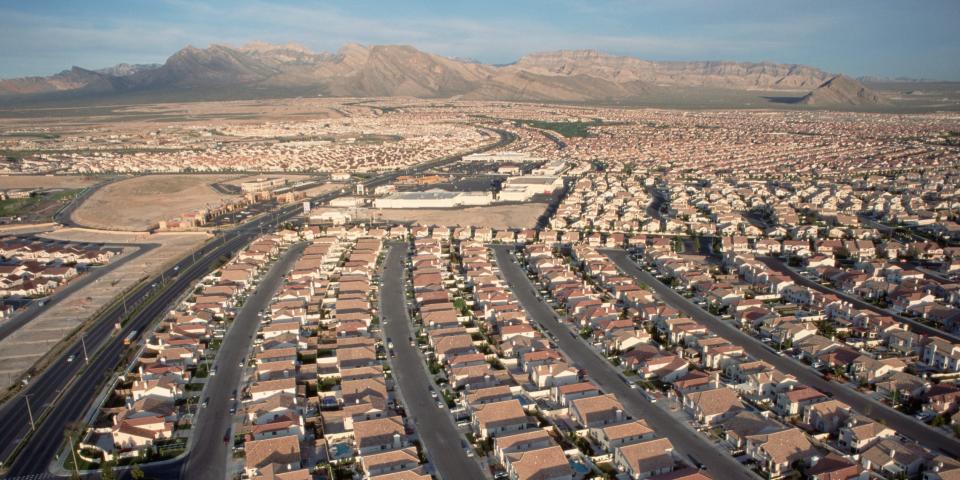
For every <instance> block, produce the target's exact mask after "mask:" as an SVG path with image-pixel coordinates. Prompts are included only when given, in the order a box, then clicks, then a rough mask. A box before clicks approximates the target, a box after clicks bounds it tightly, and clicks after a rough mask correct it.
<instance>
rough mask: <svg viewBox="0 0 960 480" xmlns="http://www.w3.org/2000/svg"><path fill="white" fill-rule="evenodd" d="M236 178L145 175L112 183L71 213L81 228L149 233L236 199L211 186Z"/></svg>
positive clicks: (232, 176)
mask: <svg viewBox="0 0 960 480" xmlns="http://www.w3.org/2000/svg"><path fill="white" fill-rule="evenodd" d="M238 177H239V176H238V175H145V176H141V177H134V178H130V179H127V180H121V181H119V182H115V183H111V184H109V185H107V186H105V187H103V188H101V189H100V190H97V191H96V192H95V193H94V194H93V195H91V196H90V198H88V199H87V200H86V201H84V202H83V204H82V205H80V206H79V207H77V209H76V210H75V211H74V212H73V217H72V218H73V220H74V221H75V222H77V223H79V224H81V225H85V226H88V227H92V228H103V229H109V230H136V231H142V230H148V229H150V228H152V227H154V226H156V224H157V222H158V221H160V220H163V219H167V218H173V217H175V216H177V215H180V214H182V213H187V212H192V211H196V210H198V209H200V208H203V207H205V206H216V205H219V204H220V203H221V202H222V201H223V200H224V199H227V198H236V197H234V196H232V195H226V194H223V193H219V192H217V191H216V190H214V189H213V188H211V187H210V184H211V183H217V182H226V181H229V180H234V179H236V178H238Z"/></svg>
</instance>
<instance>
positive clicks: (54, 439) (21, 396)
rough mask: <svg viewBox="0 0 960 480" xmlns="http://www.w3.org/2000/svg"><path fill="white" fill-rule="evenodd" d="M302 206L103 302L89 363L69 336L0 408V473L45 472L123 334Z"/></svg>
mask: <svg viewBox="0 0 960 480" xmlns="http://www.w3.org/2000/svg"><path fill="white" fill-rule="evenodd" d="M494 130H495V131H496V132H497V133H498V134H499V135H500V137H501V138H500V141H499V142H497V143H495V144H491V145H489V146H487V147H482V148H479V149H476V150H474V151H471V152H468V153H478V152H483V151H487V150H491V149H494V148H497V147H501V146H503V145H506V144H509V143H510V142H512V141H513V140H515V136H513V134H511V133H509V132H506V131H504V130H496V129H494ZM460 158H461V157H460V156H451V157H446V158H443V159H439V160H436V161H432V162H427V163H423V164H420V165H417V166H414V167H410V168H407V169H403V170H398V171H393V172H389V173H386V174H383V175H380V176H377V177H374V178H371V179H368V180H366V181H365V182H364V184H365V185H366V186H367V187H374V186H377V185H381V184H384V183H388V182H389V181H392V180H393V179H395V178H396V177H397V176H399V175H409V174H416V173H419V172H422V171H425V170H427V169H430V168H435V167H437V166H440V165H444V164H446V163H451V162H454V161H457V160H459V159H460ZM92 190H93V189H92V188H91V189H89V190H88V191H87V192H85V193H84V194H83V196H84V197H86V196H87V195H89V194H90V193H92ZM340 195H342V193H341V192H339V191H336V192H330V193H327V194H324V195H320V196H318V197H314V198H313V199H312V200H313V201H315V202H320V203H322V202H327V201H329V200H331V199H333V198H336V197H339V196H340ZM79 203H80V202H78V201H75V202H73V203H71V204H70V206H69V207H68V209H65V210H62V211H61V212H60V216H61V217H62V221H63V223H64V224H68V225H69V224H70V220H69V213H70V212H71V211H72V209H73V208H75V207H76V205H79ZM301 211H302V207H301V205H300V203H295V204H290V205H284V206H282V207H280V208H278V209H277V210H276V211H275V212H271V213H270V214H267V215H263V216H260V217H257V218H256V219H254V220H251V221H250V222H247V223H245V224H243V225H240V226H237V227H233V228H230V229H228V230H225V231H223V232H219V233H218V235H217V238H216V239H214V240H212V241H210V242H208V243H207V244H205V245H203V246H202V247H200V248H199V249H198V250H197V251H195V252H193V253H192V254H191V256H190V258H184V259H183V260H181V261H180V262H179V263H177V264H176V265H171V266H170V267H169V268H168V269H167V270H166V271H164V272H162V273H161V275H160V276H158V277H155V280H156V281H155V282H154V283H144V284H143V285H141V286H139V287H138V288H136V289H135V290H134V291H133V292H130V293H128V294H126V295H125V298H126V302H125V304H126V306H125V307H124V306H122V305H121V302H116V303H114V304H113V305H110V306H108V307H107V308H106V309H105V311H104V313H103V314H101V315H100V317H99V318H97V319H95V320H93V321H92V322H91V324H90V326H89V327H88V328H87V329H86V331H85V333H84V337H85V338H86V340H87V343H86V348H87V351H88V354H89V356H90V362H89V364H87V363H86V362H82V361H73V362H69V363H68V362H66V361H65V360H66V358H67V357H68V356H69V355H75V356H76V358H77V359H82V358H83V351H82V348H81V342H80V340H79V338H78V339H75V340H74V341H73V342H72V343H71V344H70V345H69V346H68V347H67V348H65V349H64V350H63V351H62V352H61V353H60V354H58V355H55V356H54V358H52V359H51V365H57V366H58V367H57V368H48V369H46V370H44V371H43V372H40V373H39V374H37V375H35V376H34V377H33V378H32V379H31V380H30V382H29V384H28V385H27V386H26V387H24V388H23V389H21V390H20V391H19V392H17V394H15V395H13V396H12V397H11V398H9V399H8V400H6V401H5V402H4V403H3V405H2V406H0V471H4V470H6V471H5V473H6V474H7V475H8V476H10V477H14V476H27V475H43V474H46V473H47V467H48V465H49V463H50V461H51V460H52V459H53V457H54V455H55V454H56V453H57V451H58V450H59V446H60V445H62V442H63V432H64V430H65V427H66V426H67V425H68V424H69V423H71V422H73V421H77V420H81V419H82V418H83V415H84V414H85V413H86V412H87V411H88V409H89V408H90V406H91V404H92V402H93V401H94V399H95V398H96V396H97V394H98V393H99V391H100V388H101V386H102V384H103V382H104V381H107V380H109V379H110V378H109V377H111V376H112V375H113V372H114V369H115V368H116V367H117V366H118V362H119V361H120V359H121V358H122V355H123V354H124V352H125V351H126V350H127V349H128V348H129V347H128V346H126V345H123V343H122V340H123V339H124V338H125V337H126V336H127V335H129V334H131V333H135V334H136V335H135V337H136V341H137V342H139V340H140V338H141V337H142V336H143V332H144V330H145V329H146V328H147V327H148V326H150V325H151V324H152V322H153V321H154V320H156V319H157V318H158V317H159V316H160V315H162V314H163V313H164V312H166V310H168V309H169V308H170V307H171V306H173V304H174V303H175V302H176V301H177V299H178V298H179V297H180V295H182V294H183V293H184V292H185V291H187V289H189V288H190V287H191V286H192V285H193V282H194V281H196V280H198V279H199V278H201V277H202V276H203V275H206V274H207V273H208V272H210V271H212V270H213V269H214V268H215V267H216V265H217V263H218V262H219V260H220V258H221V257H222V256H231V255H232V254H234V253H236V252H237V251H239V250H240V249H241V248H243V247H244V246H245V245H246V244H247V243H248V242H249V241H250V240H252V239H253V238H254V237H255V236H256V235H258V234H259V233H261V232H262V231H263V230H264V229H267V230H270V229H273V228H277V226H278V225H279V224H280V223H282V222H284V221H287V220H290V219H292V218H293V217H295V216H296V215H298V214H300V212H301ZM163 278H165V279H166V280H167V282H166V283H163V282H161V281H160V279H163ZM127 308H129V309H130V311H131V312H133V311H134V310H135V309H138V308H139V311H137V312H135V314H134V315H133V316H132V317H130V318H129V319H128V320H127V321H126V322H125V323H124V324H123V326H122V327H121V329H120V330H119V331H115V330H114V324H115V323H117V322H120V321H121V320H123V319H125V318H127V316H128V313H127ZM28 398H29V405H30V409H32V412H33V418H34V419H35V420H36V429H35V431H34V428H32V426H31V421H30V420H29V419H30V415H29V413H28V406H27V405H28V401H27V399H28ZM64 398H69V399H70V401H69V402H63V401H62V399H64ZM48 414H49V415H48ZM27 437H29V438H27ZM221 441H222V440H221ZM21 444H22V446H21ZM18 448H19V450H18ZM15 454H16V456H14V455H15ZM142 467H143V469H144V471H146V472H148V474H150V475H151V476H154V477H157V478H164V479H165V478H179V472H180V469H181V467H180V465H178V463H177V462H164V463H163V464H159V465H143V466H142Z"/></svg>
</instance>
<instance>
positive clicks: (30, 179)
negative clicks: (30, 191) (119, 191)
mask: <svg viewBox="0 0 960 480" xmlns="http://www.w3.org/2000/svg"><path fill="white" fill-rule="evenodd" d="M101 180H102V178H100V177H93V176H87V175H0V190H2V189H8V188H83V187H89V186H90V185H94V184H97V183H99V182H100V181H101Z"/></svg>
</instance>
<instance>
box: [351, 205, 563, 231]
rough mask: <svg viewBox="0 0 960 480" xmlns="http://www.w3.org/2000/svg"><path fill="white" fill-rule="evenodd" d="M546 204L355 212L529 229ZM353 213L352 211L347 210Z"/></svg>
mask: <svg viewBox="0 0 960 480" xmlns="http://www.w3.org/2000/svg"><path fill="white" fill-rule="evenodd" d="M546 208H547V204H546V203H524V204H514V205H494V206H489V207H468V208H450V209H447V208H423V209H419V208H418V209H392V208H385V209H382V210H375V209H359V210H358V211H357V215H356V216H357V218H358V219H360V220H363V219H367V218H370V219H377V220H387V221H395V222H403V223H418V224H420V225H445V226H450V227H452V226H455V225H461V226H466V225H473V226H475V227H490V228H493V229H507V228H533V227H535V226H536V225H537V219H538V218H540V215H543V212H544V210H546ZM347 211H348V213H350V214H353V209H347Z"/></svg>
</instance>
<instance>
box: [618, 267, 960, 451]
mask: <svg viewBox="0 0 960 480" xmlns="http://www.w3.org/2000/svg"><path fill="white" fill-rule="evenodd" d="M601 252H602V253H604V254H605V255H607V256H608V257H610V259H611V260H613V262H614V263H615V264H616V265H617V267H619V268H620V270H622V271H623V272H624V273H626V274H627V275H630V276H632V277H633V278H635V279H636V280H637V281H639V282H640V283H643V284H645V285H647V286H649V287H650V288H652V289H653V290H654V291H656V292H657V294H658V295H659V296H660V298H661V299H662V300H663V301H665V302H667V304H668V305H670V306H672V307H674V308H676V309H678V310H680V311H682V312H684V313H686V314H687V315H689V316H690V318H693V319H694V320H696V321H698V322H700V323H702V324H704V325H705V326H706V327H707V328H708V329H710V331H711V332H713V333H715V334H716V335H719V336H720V337H723V338H725V339H726V340H727V341H729V342H731V343H733V344H735V345H739V346H741V347H743V349H744V351H746V352H747V353H748V354H749V355H750V356H752V357H753V358H756V359H758V360H763V361H765V362H767V363H770V364H771V365H773V366H774V367H776V368H777V369H778V370H780V371H782V372H784V373H789V374H791V375H793V376H795V377H797V380H798V381H799V382H800V383H801V384H803V385H808V386H811V387H814V388H816V389H817V390H820V391H821V392H824V393H827V394H829V395H832V396H833V398H835V399H837V400H840V401H841V402H844V403H846V404H847V405H850V407H851V408H853V409H854V410H856V411H857V412H859V413H861V414H863V415H865V416H867V417H869V418H873V419H876V420H879V421H881V422H883V423H884V424H886V425H887V426H889V427H890V428H893V429H894V430H896V431H897V432H899V433H901V434H903V435H906V436H907V437H910V438H912V439H914V440H916V441H918V442H920V443H921V444H922V445H924V446H926V447H927V448H934V449H936V448H939V449H940V450H942V451H943V452H944V453H947V454H949V455H950V456H953V457H958V456H960V442H958V441H957V439H956V438H954V437H953V436H951V435H947V434H946V433H945V432H943V431H942V430H939V429H936V428H932V427H930V426H929V425H927V424H925V423H922V422H920V421H918V420H916V419H915V418H913V417H911V416H909V415H905V414H903V413H901V412H899V411H897V410H894V409H893V408H891V407H889V406H887V405H885V404H883V403H880V402H877V401H876V400H874V399H872V398H869V397H867V396H866V395H864V394H862V393H861V392H860V391H858V390H855V389H853V388H852V387H850V386H846V385H841V384H839V383H837V382H831V381H827V380H825V379H824V378H823V377H821V376H820V373H819V372H817V371H816V370H814V369H813V368H811V367H810V366H808V365H806V364H804V363H801V362H799V361H797V360H794V359H793V358H790V357H782V356H780V355H778V354H777V353H776V352H774V351H773V350H772V349H771V348H770V347H768V346H767V345H765V344H764V343H763V342H761V341H759V340H757V339H756V338H754V337H752V336H750V335H748V334H746V333H744V332H743V331H741V330H740V329H738V328H736V327H734V326H732V325H730V324H729V323H727V322H724V321H722V320H720V319H719V318H717V317H715V316H714V315H712V314H710V313H709V312H707V311H705V310H703V309H701V308H700V307H699V306H697V305H696V304H694V303H693V302H691V301H690V300H688V299H686V298H684V297H683V296H682V295H680V294H679V293H677V292H676V291H674V290H673V289H672V288H670V287H668V286H667V285H664V284H663V283H661V282H660V281H659V280H657V279H656V277H654V276H653V275H651V274H650V273H648V272H646V271H644V270H642V269H641V268H640V267H639V266H637V264H636V263H634V262H633V260H631V259H630V257H629V255H628V254H627V252H625V251H623V250H601Z"/></svg>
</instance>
